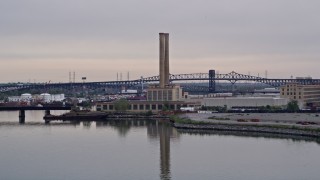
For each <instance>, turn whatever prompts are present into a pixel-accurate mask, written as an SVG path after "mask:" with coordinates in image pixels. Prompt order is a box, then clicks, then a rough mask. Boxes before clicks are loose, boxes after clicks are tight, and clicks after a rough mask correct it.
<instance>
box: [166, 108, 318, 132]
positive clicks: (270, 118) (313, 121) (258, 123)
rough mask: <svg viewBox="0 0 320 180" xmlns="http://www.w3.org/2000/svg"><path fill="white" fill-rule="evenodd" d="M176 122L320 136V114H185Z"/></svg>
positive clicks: (182, 125)
mask: <svg viewBox="0 0 320 180" xmlns="http://www.w3.org/2000/svg"><path fill="white" fill-rule="evenodd" d="M266 117H267V118H266ZM295 117H300V118H295ZM172 121H173V126H174V127H175V128H177V129H191V130H207V131H239V132H254V133H270V134H285V135H295V136H306V137H316V138H320V118H319V116H318V114H290V113H283V114H270V113H266V114H259V115H257V114H228V113H225V114H206V115H203V114H182V115H179V116H176V117H175V118H173V120H172Z"/></svg>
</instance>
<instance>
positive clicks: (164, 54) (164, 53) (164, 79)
mask: <svg viewBox="0 0 320 180" xmlns="http://www.w3.org/2000/svg"><path fill="white" fill-rule="evenodd" d="M159 43H160V44H159V45H160V46H159V74H160V87H161V88H164V87H165V86H166V85H168V84H169V74H170V73H169V33H159Z"/></svg>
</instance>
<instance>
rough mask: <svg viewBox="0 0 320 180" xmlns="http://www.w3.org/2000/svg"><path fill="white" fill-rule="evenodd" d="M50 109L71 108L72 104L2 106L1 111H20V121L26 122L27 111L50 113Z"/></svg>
mask: <svg viewBox="0 0 320 180" xmlns="http://www.w3.org/2000/svg"><path fill="white" fill-rule="evenodd" d="M50 110H71V106H43V107H39V106H1V107H0V111H19V122H20V123H21V124H23V123H25V119H26V111H45V115H50V114H51V113H50Z"/></svg>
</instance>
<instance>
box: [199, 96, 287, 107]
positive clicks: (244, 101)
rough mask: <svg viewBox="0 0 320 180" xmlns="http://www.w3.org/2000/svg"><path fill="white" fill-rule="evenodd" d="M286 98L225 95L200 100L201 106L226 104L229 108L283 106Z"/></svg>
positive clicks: (285, 103)
mask: <svg viewBox="0 0 320 180" xmlns="http://www.w3.org/2000/svg"><path fill="white" fill-rule="evenodd" d="M287 103H288V99H284V98H268V97H226V98H204V99H203V100H202V102H201V105H203V106H221V107H223V106H225V105H226V106H227V108H228V109H231V108H232V107H234V106H238V107H258V106H267V105H269V106H285V105H287Z"/></svg>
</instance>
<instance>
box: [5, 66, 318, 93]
mask: <svg viewBox="0 0 320 180" xmlns="http://www.w3.org/2000/svg"><path fill="white" fill-rule="evenodd" d="M169 79H170V82H176V81H185V82H187V81H192V82H195V81H207V82H208V86H205V87H202V90H203V91H207V92H215V90H216V89H215V85H216V82H217V81H229V82H230V83H231V84H235V83H236V82H238V81H246V82H258V83H263V84H267V85H270V86H273V87H279V86H281V85H284V84H286V83H299V84H303V85H314V84H320V79H311V78H310V79H308V78H306V79H276V78H262V77H258V76H251V75H246V74H240V73H237V72H235V71H232V72H230V73H227V74H216V73H215V70H209V73H192V74H170V77H169ZM155 82H159V76H151V77H147V78H141V79H136V80H127V81H105V82H81V83H36V84H35V83H27V84H3V85H0V92H6V91H12V90H18V89H36V88H47V89H50V88H70V87H77V86H79V87H83V86H86V87H91V88H100V87H101V88H102V87H104V88H120V87H126V88H130V87H133V86H137V85H142V84H149V83H155ZM200 89H201V88H200Z"/></svg>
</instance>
